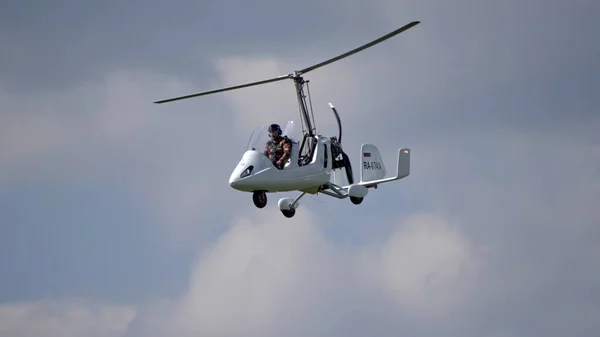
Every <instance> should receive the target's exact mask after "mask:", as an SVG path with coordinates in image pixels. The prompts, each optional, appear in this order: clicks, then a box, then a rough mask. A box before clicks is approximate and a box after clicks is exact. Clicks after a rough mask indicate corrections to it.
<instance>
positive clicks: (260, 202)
mask: <svg viewBox="0 0 600 337" xmlns="http://www.w3.org/2000/svg"><path fill="white" fill-rule="evenodd" d="M252 201H254V206H256V207H258V208H263V207H265V206H267V193H265V192H264V191H255V192H254V193H253V194H252Z"/></svg>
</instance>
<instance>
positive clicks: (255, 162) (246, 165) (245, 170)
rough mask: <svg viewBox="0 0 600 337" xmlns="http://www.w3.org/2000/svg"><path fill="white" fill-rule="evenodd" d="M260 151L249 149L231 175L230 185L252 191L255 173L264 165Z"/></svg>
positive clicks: (241, 189) (237, 188)
mask: <svg viewBox="0 0 600 337" xmlns="http://www.w3.org/2000/svg"><path fill="white" fill-rule="evenodd" d="M261 155H262V154H260V153H258V152H256V151H247V152H246V153H245V154H244V156H243V157H242V160H240V162H239V163H238V165H237V166H236V167H235V169H234V170H233V172H231V176H230V177H229V186H231V188H233V189H235V190H238V191H250V190H252V188H253V186H252V185H251V184H252V180H253V174H254V173H255V172H256V171H258V170H260V169H261V167H262V166H264V160H263V158H261Z"/></svg>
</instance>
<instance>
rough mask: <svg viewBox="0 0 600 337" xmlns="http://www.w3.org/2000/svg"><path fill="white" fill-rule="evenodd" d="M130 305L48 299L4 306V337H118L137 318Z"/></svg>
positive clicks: (0, 325) (0, 332)
mask: <svg viewBox="0 0 600 337" xmlns="http://www.w3.org/2000/svg"><path fill="white" fill-rule="evenodd" d="M134 317H135V310H134V309H133V308H131V307H127V306H118V305H109V304H103V303H95V302H93V301H87V300H53V299H44V300H38V301H32V302H16V303H2V304H0V336H3V337H4V336H6V337H8V336H10V337H30V336H39V337H82V336H85V337H94V336H98V337H100V336H102V337H112V336H114V337H117V336H123V334H124V333H126V331H127V326H128V324H129V323H130V322H131V321H132V320H133V319H134Z"/></svg>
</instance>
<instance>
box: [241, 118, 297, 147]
mask: <svg viewBox="0 0 600 337" xmlns="http://www.w3.org/2000/svg"><path fill="white" fill-rule="evenodd" d="M282 129H283V135H284V136H288V138H290V139H291V140H293V141H298V139H300V137H298V135H297V133H298V130H297V128H296V124H295V123H294V121H288V123H287V125H286V126H285V128H282ZM269 139H270V138H269V132H268V127H266V126H264V125H261V126H259V127H257V128H256V129H254V132H252V135H251V136H250V140H249V141H248V145H247V146H246V151H248V150H256V151H258V152H263V151H264V149H265V145H266V144H267V142H268V141H269Z"/></svg>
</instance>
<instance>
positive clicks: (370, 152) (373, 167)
mask: <svg viewBox="0 0 600 337" xmlns="http://www.w3.org/2000/svg"><path fill="white" fill-rule="evenodd" d="M361 158H362V163H361V166H360V182H361V183H363V182H370V181H375V180H380V179H383V178H385V176H386V170H385V165H383V160H382V159H381V155H380V154H379V150H378V149H377V147H375V145H373V144H363V145H362V146H361Z"/></svg>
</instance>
